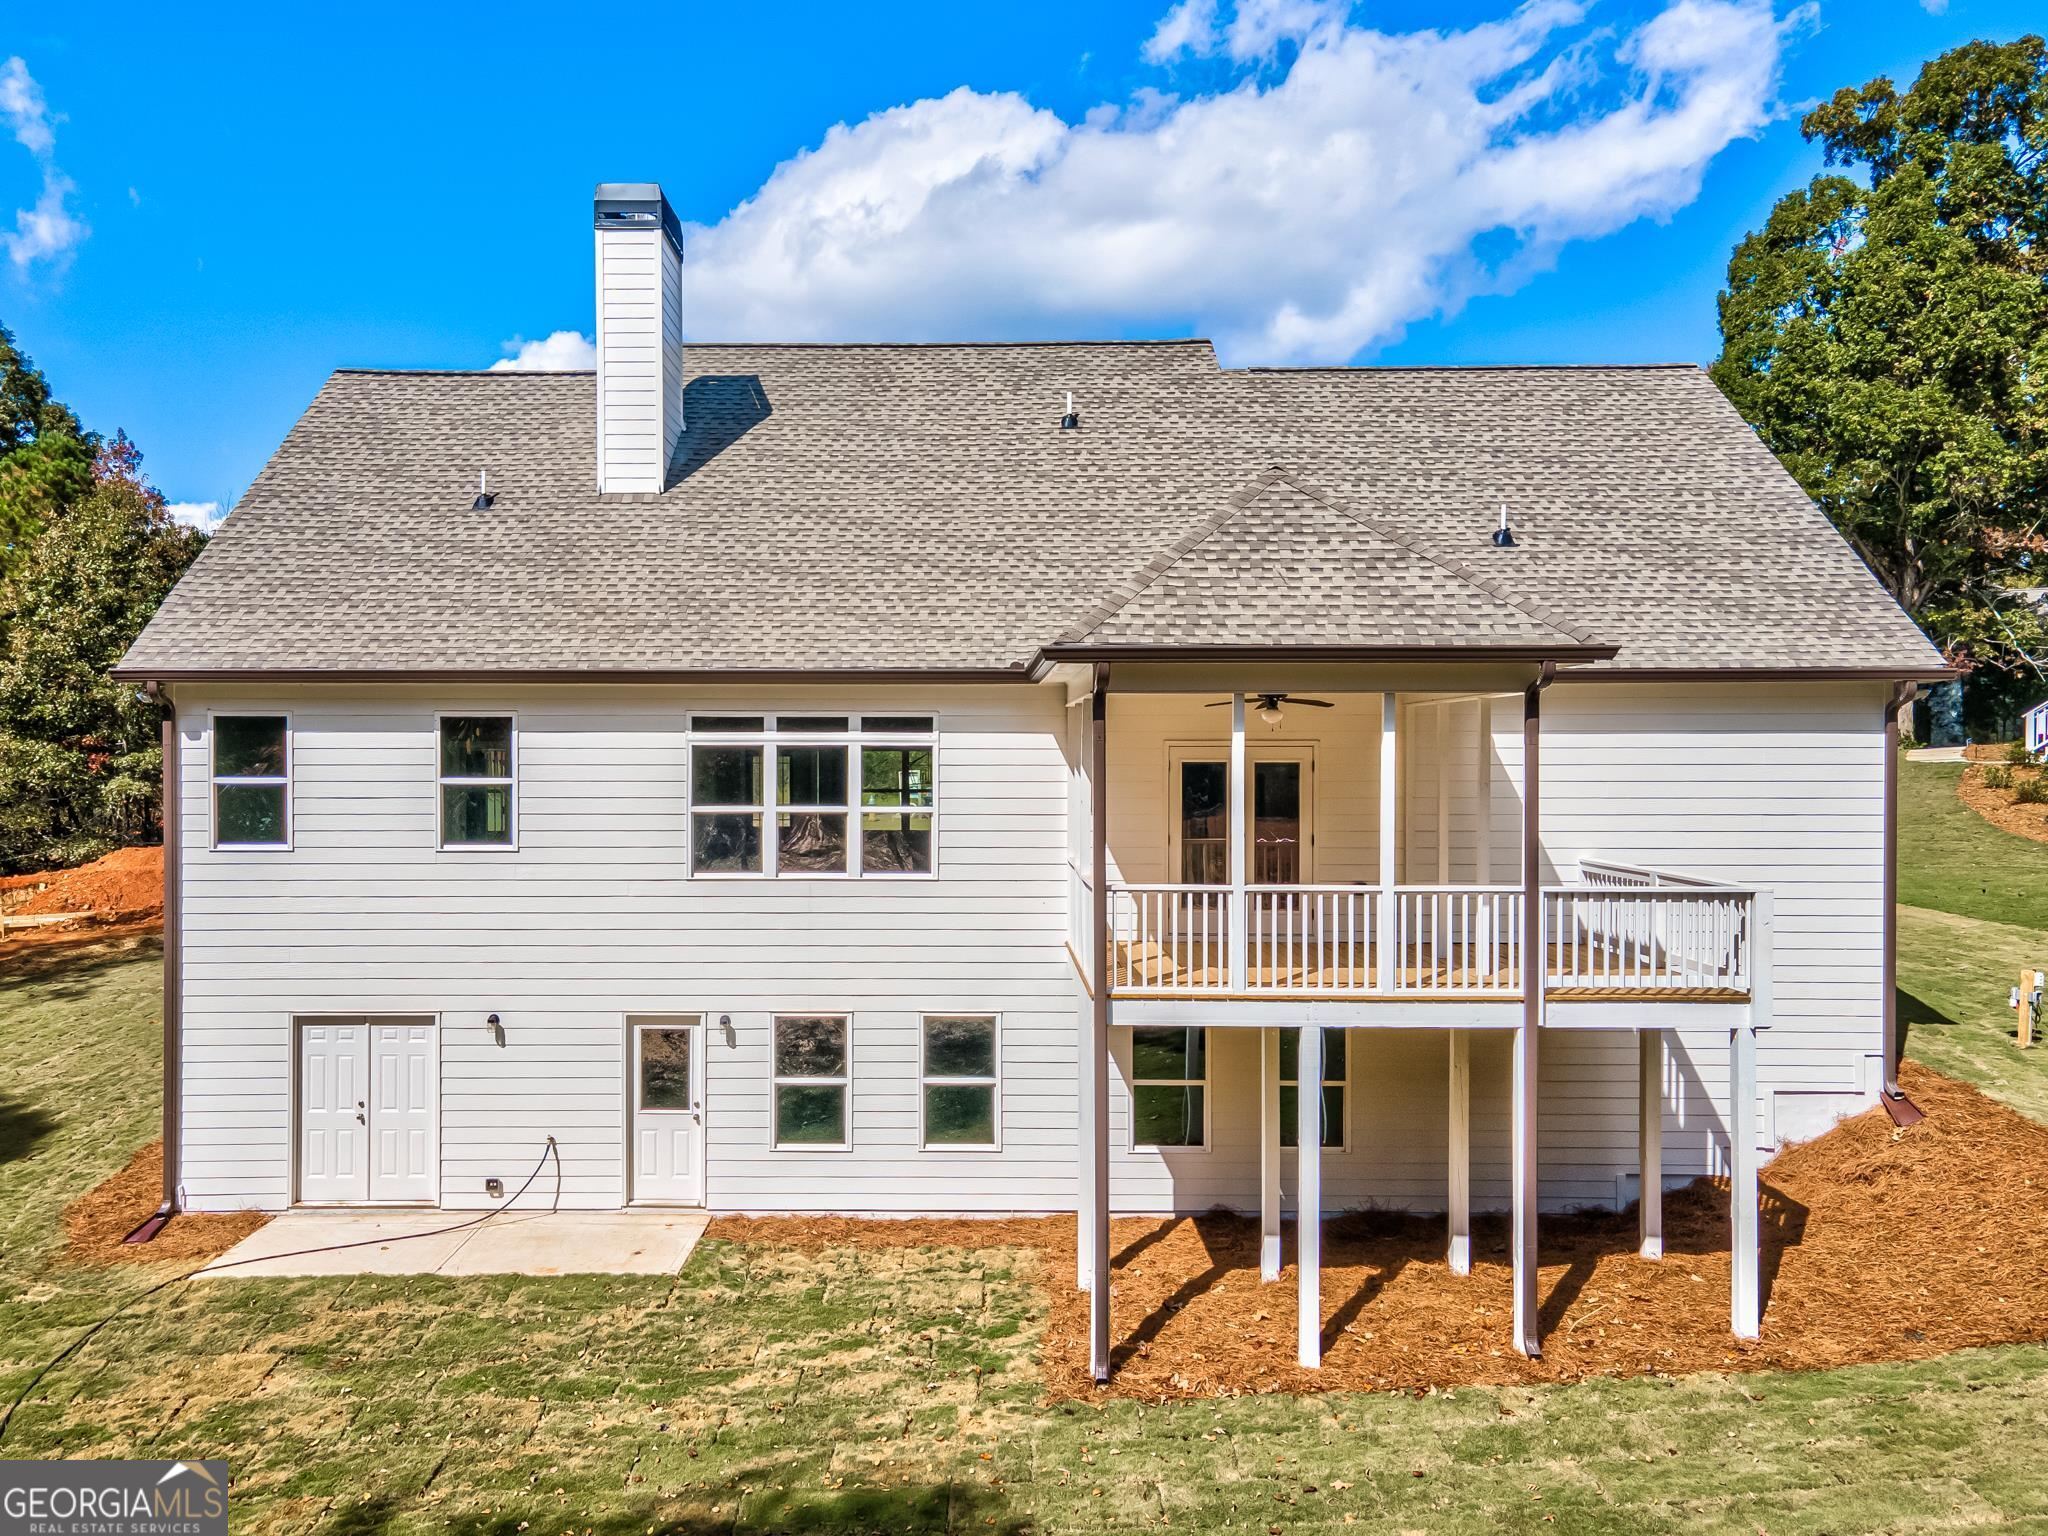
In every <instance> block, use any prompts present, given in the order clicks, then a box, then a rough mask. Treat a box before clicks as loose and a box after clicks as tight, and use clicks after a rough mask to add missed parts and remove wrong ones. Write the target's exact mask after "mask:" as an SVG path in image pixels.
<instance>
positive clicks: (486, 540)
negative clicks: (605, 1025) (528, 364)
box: [123, 342, 1939, 676]
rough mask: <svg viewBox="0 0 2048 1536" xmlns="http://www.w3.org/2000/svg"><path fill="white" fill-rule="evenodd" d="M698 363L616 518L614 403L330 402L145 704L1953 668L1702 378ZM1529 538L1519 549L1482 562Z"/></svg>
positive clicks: (205, 570)
mask: <svg viewBox="0 0 2048 1536" xmlns="http://www.w3.org/2000/svg"><path fill="white" fill-rule="evenodd" d="M686 362H687V365H688V371H689V383H688V386H687V389H686V393H685V413H686V418H687V422H688V431H687V436H686V439H685V441H684V444H683V446H682V450H681V452H680V454H679V456H678V462H677V467H676V472H675V474H673V475H672V477H671V479H672V482H673V483H672V485H671V488H670V489H669V490H668V491H666V492H664V493H662V494H661V495H659V496H640V497H617V496H613V497H600V496H598V495H597V494H596V492H595V490H594V488H593V487H594V484H595V467H594V466H595V446H594V441H593V439H594V432H595V425H594V423H595V404H594V384H593V380H592V377H591V376H590V375H589V374H531V373H381V372H341V373H337V374H335V375H334V376H333V377H332V378H330V379H329V380H328V382H327V383H326V385H325V386H324V387H323V388H322V389H321V391H320V393H319V395H318V396H317V397H316V398H315V399H314V401H313V403H312V405H311V406H310V407H309V408H308V409H307V411H306V413H305V415H304V416H303V417H301V418H300V420H299V422H298V424H297V425H296V426H295V427H294V428H293V429H292V431H291V433H290V435H289V436H287V437H286V439H285V441H284V443H283V445H282V446H281V447H280V448H279V449H278V451H277V453H276V454H275V455H274V456H273V458H272V459H271V461H270V463H269V464H268V465H267V466H266V467H265V469H264V470H263V472H262V474H261V475H260V476H258V478H257V480H256V482H255V484H254V485H252V486H251V487H250V489H249V491H248V493H247V495H245V496H244V497H243V498H242V500H241V502H240V503H239V504H238V505H237V506H236V509H235V511H234V514H233V516H232V517H230V518H229V520H228V522H227V524H226V525H225V527H224V528H223V529H222V531H221V532H220V533H219V534H218V535H217V536H216V538H215V539H214V541H213V543H212V544H211V545H210V546H209V547H208V548H207V550H206V551H205V553H204V554H203V555H202V556H201V557H200V559H199V560H198V562H197V563H196V564H195V565H194V566H193V568H192V569H191V571H190V572H189V573H188V574H187V575H186V577H185V579H184V580H183V581H181V582H180V583H179V584H178V587H177V589H176V591H174V592H173V593H172V595H171V596H170V598H169V599H168V600H167V601H166V602H165V604H164V606H163V608H162V610H161V611H160V612H159V613H158V614H157V616H156V618H155V619H154V620H152V621H151V623H150V625H149V627H148V628H147V629H146V630H145V631H144V632H143V634H142V636H141V638H140V639H138V640H137V641H136V643H135V646H134V647H133V649H132V650H131V651H130V652H129V655H128V657H127V658H126V660H125V661H124V663H123V671H124V672H125V673H127V674H129V675H138V676H153V675H173V674H183V673H196V672H207V671H230V672H233V671H290V672H315V673H324V672H337V673H342V672H381V671H393V672H406V671H437V672H467V671H478V672H487V671H501V670H502V671H558V670H588V671H697V670H707V671H709V670H734V671H761V670H782V669H787V670H836V669H849V670H859V669H876V668H908V669H925V668H956V669H988V668H997V669H1000V668H1010V667H1014V666H1019V665H1021V664H1024V663H1026V662H1028V661H1029V660H1030V659H1031V658H1032V657H1033V656H1034V655H1035V654H1036V653H1037V651H1038V649H1039V648H1040V647H1041V646H1044V645H1047V644H1048V643H1052V642H1056V641H1059V640H1061V639H1062V638H1063V637H1064V638H1073V637H1079V636H1085V637H1087V639H1088V640H1089V642H1090V643H1091V644H1092V643H1121V644H1136V643H1173V644H1226V643H1241V644H1286V645H1302V644H1348V645H1367V644H1371V645H1382V644H1431V645H1441V644H1458V643H1463V644H1486V643H1502V642H1513V643H1516V644H1528V643H1530V642H1532V641H1535V642H1540V643H1543V644H1548V643H1551V642H1553V641H1554V642H1556V643H1557V644H1559V645H1560V646H1570V645H1572V644H1574V643H1575V641H1576V640H1583V639H1587V638H1593V639H1597V640H1599V641H1602V642H1606V643H1608V644H1611V645H1615V646H1618V647H1619V655H1618V656H1617V657H1616V658H1615V659H1614V660H1613V661H1612V662H1605V663H1601V665H1603V666H1614V667H1648V668H1674V667H1676V668H1691V667H1769V668H1784V667H1813V668H1845V667H1854V668H1865V667H1867V668H1871V669H1898V670H1901V671H1918V670H1924V669H1927V668H1931V667H1935V666H1938V665H1939V657H1938V656H1937V655H1936V653H1935V652H1934V650H1933V648H1932V647H1931V646H1929V645H1928V643H1927V642H1926V640H1925V639H1924V638H1922V637H1921V635H1920V634H1919V632H1918V631H1917V630H1916V629H1915V628H1914V627H1913V625H1912V624H1911V623H1910V621H1908V620H1907V619H1906V617H1905V615H1904V614H1902V613H1901V612H1900V611H1899V609H1898V608H1897V607H1896V605H1894V604H1893V603H1892V601H1891V600H1890V598H1889V597H1887V596H1886V594H1885V593H1884V591H1883V590H1882V589H1881V588H1880V587H1879V586H1878V584H1877V583H1876V581H1875V580H1874V579H1873V578H1872V577H1871V576H1870V575H1869V573H1868V572H1867V571H1866V570H1865V569H1864V567H1863V566H1862V564H1861V563H1860V562H1859V561H1858V560H1857V559H1856V557H1855V556H1854V555H1853V554H1852V553H1851V552H1850V550H1849V549H1848V548H1847V546H1846V545H1845V544H1843V542H1842V541H1841V539H1840V538H1839V537H1838V536H1837V535H1836V534H1835V532H1834V531H1833V529H1832V528H1830V527H1829V525H1828V523H1827V521H1826V519H1825V518H1824V517H1823V516H1822V515H1821V513H1820V512H1819V511H1818V510H1817V509H1816V508H1815V507H1814V506H1813V504H1812V503H1811V502H1810V501H1809V500H1808V499H1807V498H1806V497H1805V496H1804V495H1803V494H1802V493H1801V492H1800V491H1799V489H1798V487H1797V486H1796V485H1795V484H1794V483H1793V482H1792V480H1791V479H1790V478H1789V477H1788V476H1787V475H1786V474H1785V472H1784V471H1783V469H1782V468H1781V467H1780V466H1779V465H1778V464H1777V462H1776V461H1775V460H1774V459H1773V458H1772V457H1771V455H1770V454H1769V453H1768V451H1766V450H1765V449H1764V448H1763V447H1762V445H1761V444H1760V443H1759V442H1758V441H1757V439H1756V437H1755V436H1754V434H1753V433H1751V432H1750V431H1749V430H1748V429H1747V427H1745V426H1744V425H1743V423H1742V422H1741V420H1740V419H1739V418H1738V417H1737V416H1736V415H1735V413H1734V411H1733V409H1732V408H1731V407H1729V405H1728V404H1727V402H1726V401H1725V400H1724V399H1723V398H1722V397H1721V395H1720V393H1719V391H1717V390H1716V389H1715V388H1714V387H1713V385H1712V384H1711V382H1709V381H1708V380H1707V378H1706V377H1705V375H1703V374H1702V373H1700V372H1699V370H1697V369H1694V368H1689V367H1673V368H1557V369H1546V368H1528V369H1309V370H1298V371H1261V370H1254V371H1248V372H1247V371H1225V370H1221V369H1219V368H1218V367H1217V364H1216V359H1215V355H1214V353H1213V352H1212V351H1211V349H1210V347H1209V345H1208V344H1207V343H1206V342H1180V343H1093V344H1047V345H1036V346H1033V345H989V346H947V345H941V346H790V347H782V346H712V345H701V346H693V347H691V348H690V349H689V350H688V351H687V353H686ZM1069 390H1071V391H1072V392H1073V393H1074V395H1075V397H1076V404H1077V406H1078V408H1079V410H1080V413H1081V428H1080V430H1078V431H1073V432H1062V431H1060V430H1059V429H1058V419H1059V415H1060V412H1061V408H1062V403H1063V400H1064V396H1065V394H1066V392H1067V391H1069ZM480 469H483V470H488V471H489V472H490V477H491V488H492V490H493V491H495V492H497V493H498V500H497V503H496V505H495V506H494V507H493V508H492V509H491V510H490V511H488V512H476V511H472V510H471V508H470V500H471V497H472V495H473V494H474V489H475V483H476V474H477V471H478V470H480ZM1276 470H1278V471H1282V472H1284V474H1279V475H1276V474H1275V473H1274V471H1276ZM1233 498H1236V500H1235V501H1234V500H1233ZM1502 503H1506V504H1507V505H1508V507H1509V508H1510V510H1511V515H1512V518H1513V521H1514V525H1515V531H1516V534H1517V537H1518V540H1519V545H1518V547H1517V548H1514V549H1507V550H1501V549H1495V548H1494V547H1493V546H1492V545H1491V544H1490V542H1489V541H1488V535H1489V534H1490V533H1491V531H1492V529H1493V526H1494V523H1495V520H1496V516H1497V508H1498V507H1499V506H1500V505H1501V504H1502Z"/></svg>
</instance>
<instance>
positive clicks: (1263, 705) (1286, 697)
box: [1209, 693, 1336, 731]
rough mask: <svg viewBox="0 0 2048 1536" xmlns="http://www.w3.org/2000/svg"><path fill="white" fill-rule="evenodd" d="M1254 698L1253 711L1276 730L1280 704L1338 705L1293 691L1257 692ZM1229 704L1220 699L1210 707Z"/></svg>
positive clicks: (1329, 706) (1315, 706) (1326, 707)
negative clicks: (1304, 697)
mask: <svg viewBox="0 0 2048 1536" xmlns="http://www.w3.org/2000/svg"><path fill="white" fill-rule="evenodd" d="M1252 698H1253V699H1254V700H1255V701H1256V702H1255V703H1254V704H1253V706H1252V713H1254V714H1255V715H1257V716H1258V717H1259V719H1260V720H1261V721H1262V722H1264V723H1265V725H1266V726H1267V727H1269V728H1270V729H1272V730H1276V731H1277V730H1279V729H1280V718H1281V717H1280V706H1281V705H1282V704H1299V705H1300V706H1301V707H1302V708H1303V709H1335V708H1336V705H1334V704H1332V703H1331V702H1330V701H1329V700H1328V699H1301V698H1296V697H1295V696H1294V695H1293V694H1291V693H1255V694H1253V695H1252ZM1229 705H1230V700H1228V699H1218V700H1217V701H1216V702H1215V703H1214V704H1211V705H1210V706H1209V707H1210V708H1211V709H1226V708H1228V707H1229Z"/></svg>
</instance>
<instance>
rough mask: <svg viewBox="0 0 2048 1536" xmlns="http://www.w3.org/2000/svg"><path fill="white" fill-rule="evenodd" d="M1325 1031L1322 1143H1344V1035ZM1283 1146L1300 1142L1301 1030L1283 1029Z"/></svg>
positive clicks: (1336, 1145) (1281, 1074)
mask: <svg viewBox="0 0 2048 1536" xmlns="http://www.w3.org/2000/svg"><path fill="white" fill-rule="evenodd" d="M1345 1034H1346V1031H1344V1030H1341V1029H1326V1030H1324V1031H1323V1145H1324V1146H1326V1147H1341V1146H1343V1145H1344V1083H1345V1071H1344V1059H1345V1058H1344V1036H1345ZM1280 1145H1281V1146H1283V1147H1298V1146H1300V1145H1301V1031H1300V1030H1298V1029H1283V1030H1281V1031H1280Z"/></svg>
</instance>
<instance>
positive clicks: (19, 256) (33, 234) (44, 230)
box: [0, 56, 91, 271]
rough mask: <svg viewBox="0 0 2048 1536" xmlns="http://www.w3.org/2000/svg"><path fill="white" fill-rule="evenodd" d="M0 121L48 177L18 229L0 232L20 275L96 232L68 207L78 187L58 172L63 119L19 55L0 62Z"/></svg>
mask: <svg viewBox="0 0 2048 1536" xmlns="http://www.w3.org/2000/svg"><path fill="white" fill-rule="evenodd" d="M0 117H5V118H6V119H7V125H8V127H9V128H11V129H12V130H13V132H14V140H15V142H16V143H17V144H19V145H21V147H22V148H23V149H26V150H27V151H28V152H29V153H30V154H31V155H33V156H35V158H36V163H37V164H38V165H39V166H40V167H41V169H42V173H43V190H42V193H41V195H40V196H38V197H37V198H36V204H35V206H34V207H33V208H18V209H16V210H15V214H14V231H13V233H11V234H6V233H0V245H5V246H6V248H7V254H8V256H9V257H10V258H11V259H12V260H13V262H14V265H15V268H16V270H17V271H26V270H27V269H28V268H29V267H30V266H32V265H34V264H35V263H36V262H38V261H54V260H56V259H57V258H59V257H61V256H63V255H64V254H65V253H67V252H68V251H70V250H71V249H72V247H74V246H76V245H77V244H78V243H79V242H80V241H81V240H83V239H84V238H85V237H86V236H87V235H88V234H90V233H91V231H90V230H89V229H88V228H87V227H86V225H85V222H84V221H83V220H82V219H80V218H79V217H78V216H77V215H76V214H74V213H72V212H71V210H70V208H69V207H68V206H66V202H67V199H69V197H70V196H71V194H72V193H73V192H75V191H76V190H77V187H76V186H75V185H74V184H73V183H72V180H71V178H70V177H69V176H66V175H65V174H64V173H63V172H62V171H60V170H58V169H57V162H56V159H55V156H56V152H57V130H56V124H58V123H60V122H62V121H63V119H62V118H61V117H58V116H55V115H53V114H52V113H51V111H50V106H49V103H48V102H47V101H45V100H44V99H43V88H42V86H40V85H38V84H37V83H36V79H35V76H33V75H31V74H30V73H29V72H28V65H27V64H26V63H25V62H24V61H23V60H22V59H21V58H20V57H19V56H16V57H13V58H10V59H8V60H7V62H6V63H5V64H0Z"/></svg>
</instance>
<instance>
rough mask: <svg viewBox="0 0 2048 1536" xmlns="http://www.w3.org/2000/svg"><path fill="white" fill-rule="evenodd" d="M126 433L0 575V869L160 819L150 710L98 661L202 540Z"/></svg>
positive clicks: (92, 849) (157, 753) (147, 611)
mask: <svg viewBox="0 0 2048 1536" xmlns="http://www.w3.org/2000/svg"><path fill="white" fill-rule="evenodd" d="M141 459H142V456H141V454H139V453H138V452H137V451H136V449H135V446H134V444H133V443H131V442H129V441H128V439H127V437H126V435H124V434H117V435H116V436H115V437H114V439H113V440H112V441H111V442H108V443H103V444H102V445H101V448H100V452H99V454H98V455H97V458H96V460H95V463H94V465H93V467H92V473H91V479H90V482H89V488H88V490H87V491H86V493H85V495H84V496H82V497H81V498H79V499H78V500H77V501H75V502H72V503H71V504H69V505H67V506H65V507H63V508H61V510H60V511H59V513H58V514H57V515H56V516H54V517H53V518H52V520H51V522H50V524H49V526H48V527H46V528H45V529H44V530H43V531H42V533H41V534H40V535H39V536H38V537H37V538H36V539H35V541H34V542H33V543H32V544H31V545H30V546H29V550H28V553H27V557H26V559H24V560H23V561H22V562H21V563H20V565H19V566H18V568H17V569H16V570H15V572H14V573H13V575H12V576H11V577H10V578H9V579H8V580H7V581H6V583H5V585H4V586H0V871H13V870H21V869H38V868H47V867H51V866H55V865H62V864H75V863H78V862H80V861H82V860H85V859H89V858H92V857H95V856H96V855H98V854H101V853H104V852H106V851H108V850H109V849H111V848H115V847H119V846H121V845H122V844H124V843H134V842H142V841H148V840H150V839H151V838H153V837H154V836H156V835H157V833H158V831H159V821H158V810H157V805H158V786H159V783H160V779H161V775H162V768H163V762H162V754H161V750H160V743H159V738H158V732H159V727H160V724H161V721H162V718H163V716H162V711H161V708H160V706H159V705H158V704H157V703H156V701H155V700H153V699H150V698H148V697H146V696H145V695H144V694H143V693H142V692H141V691H140V690H138V689H136V688H135V687H134V686H133V685H131V684H126V683H117V682H115V681H113V680H112V679H110V678H109V677H108V676H107V670H108V669H109V668H110V667H112V666H113V665H114V663H115V662H117V661H118V660H120V658H121V654H122V652H123V651H125V650H126V649H127V648H128V645H129V643H130V642H131V641H132V640H133V639H134V638H135V636H136V635H137V634H138V633H140V631H141V629H142V626H143V625H144V624H146V623H147V622H148V621H149V617H150V615H151V614H153V613H154V612H156V609H157V605H158V604H159V603H161V602H162V601H163V600H164V597H165V595H166V594H167V593H168V592H169V591H170V590H171V586H172V584H173V583H174V582H176V581H177V579H178V577H179V576H180V575H181V574H182V573H183V572H184V569H185V567H186V566H188V565H190V564H191V563H192V559H193V557H194V556H195V555H197V554H198V552H199V549H200V547H201V545H202V544H204V542H205V540H204V538H203V536H201V535H200V534H198V533H196V532H194V531H193V530H192V529H189V528H183V527H180V526H178V525H177V524H175V523H173V522H172V521H171V519H170V517H169V515H168V513H167V512H166V510H165V506H164V498H163V496H162V495H161V494H160V493H159V492H158V491H157V490H156V489H155V487H153V486H151V485H150V484H149V482H148V481H147V480H145V479H144V478H143V476H142V471H141Z"/></svg>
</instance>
